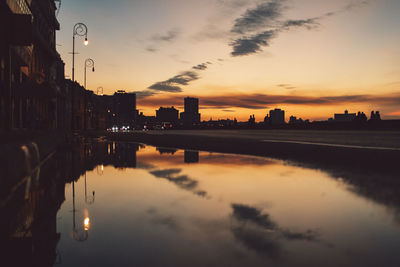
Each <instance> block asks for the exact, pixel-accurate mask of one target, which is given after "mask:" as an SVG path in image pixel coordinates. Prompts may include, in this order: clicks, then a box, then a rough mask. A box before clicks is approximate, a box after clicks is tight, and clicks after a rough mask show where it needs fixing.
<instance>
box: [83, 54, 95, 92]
mask: <svg viewBox="0 0 400 267" xmlns="http://www.w3.org/2000/svg"><path fill="white" fill-rule="evenodd" d="M86 68H92V71H93V72H94V60H93V59H91V58H88V59H86V60H85V81H84V85H85V89H86Z"/></svg>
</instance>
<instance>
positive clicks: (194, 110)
mask: <svg viewBox="0 0 400 267" xmlns="http://www.w3.org/2000/svg"><path fill="white" fill-rule="evenodd" d="M181 122H182V123H183V124H186V125H193V124H196V123H200V113H199V99H198V98H193V97H186V98H185V110H184V112H181Z"/></svg>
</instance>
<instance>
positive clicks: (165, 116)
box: [156, 107, 179, 124]
mask: <svg viewBox="0 0 400 267" xmlns="http://www.w3.org/2000/svg"><path fill="white" fill-rule="evenodd" d="M178 116H179V111H178V110H177V109H176V108H174V107H170V108H164V107H160V108H159V109H158V110H157V111H156V118H157V120H158V121H159V122H161V123H165V122H170V123H172V124H176V123H177V122H178Z"/></svg>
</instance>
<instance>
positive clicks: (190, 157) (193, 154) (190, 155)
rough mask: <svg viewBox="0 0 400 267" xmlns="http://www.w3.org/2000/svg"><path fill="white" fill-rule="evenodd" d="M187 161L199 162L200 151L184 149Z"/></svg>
mask: <svg viewBox="0 0 400 267" xmlns="http://www.w3.org/2000/svg"><path fill="white" fill-rule="evenodd" d="M184 157H185V159H184V160H185V163H197V162H199V151H192V150H185V151H184Z"/></svg>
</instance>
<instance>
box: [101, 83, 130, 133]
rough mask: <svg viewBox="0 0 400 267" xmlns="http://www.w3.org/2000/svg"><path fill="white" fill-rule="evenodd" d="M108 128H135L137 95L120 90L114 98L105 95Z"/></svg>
mask: <svg viewBox="0 0 400 267" xmlns="http://www.w3.org/2000/svg"><path fill="white" fill-rule="evenodd" d="M101 98H103V99H104V101H105V109H106V112H107V123H106V124H107V127H108V128H111V127H113V126H117V127H123V126H130V127H131V128H133V127H134V125H135V124H136V94H135V93H126V92H125V91H122V90H119V91H117V92H116V93H114V95H112V96H107V95H104V96H102V97H101Z"/></svg>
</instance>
